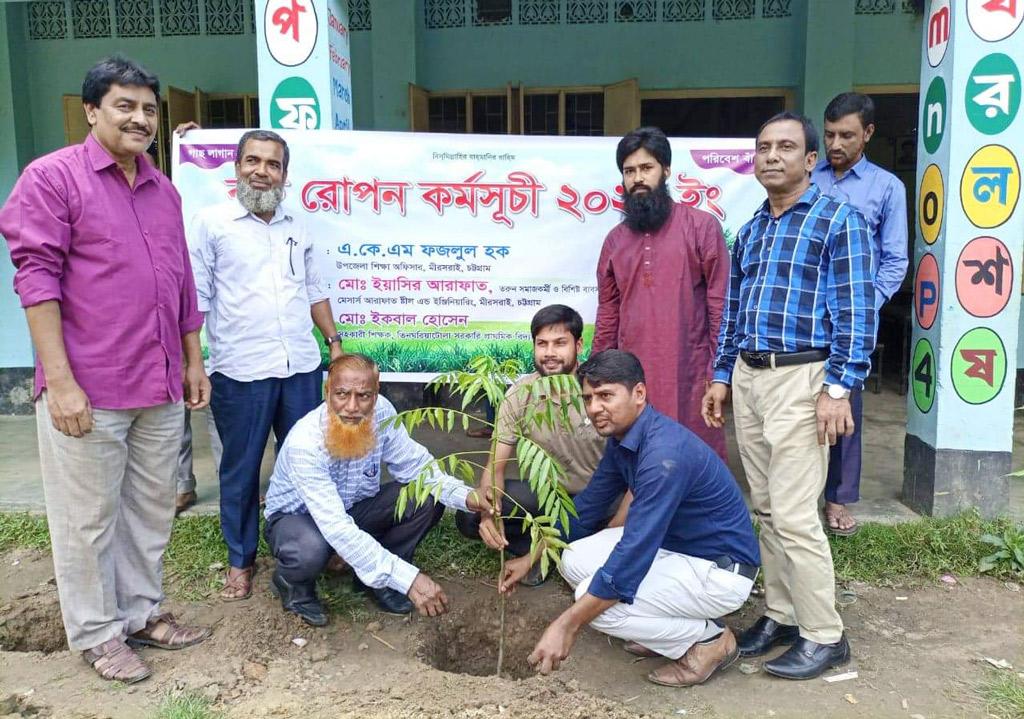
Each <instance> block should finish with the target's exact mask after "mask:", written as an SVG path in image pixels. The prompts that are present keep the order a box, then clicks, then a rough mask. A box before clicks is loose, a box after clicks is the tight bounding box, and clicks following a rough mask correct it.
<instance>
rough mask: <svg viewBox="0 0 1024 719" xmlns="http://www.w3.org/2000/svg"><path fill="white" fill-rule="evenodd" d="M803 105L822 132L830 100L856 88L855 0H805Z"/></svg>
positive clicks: (800, 104) (806, 112) (803, 110)
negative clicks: (854, 74)
mask: <svg viewBox="0 0 1024 719" xmlns="http://www.w3.org/2000/svg"><path fill="white" fill-rule="evenodd" d="M800 9H801V10H802V11H803V12H805V13H806V22H805V23H804V24H803V29H804V37H803V45H804V67H803V77H802V78H801V85H800V94H799V108H800V110H801V112H803V113H804V114H805V115H807V116H808V117H810V118H811V119H812V120H813V121H814V126H815V127H817V128H818V132H819V133H820V132H821V125H822V117H823V116H824V114H825V106H826V105H828V102H829V100H831V99H832V98H833V97H835V96H836V95H838V94H839V93H841V92H849V91H850V90H852V89H853V68H854V64H855V63H854V56H853V48H854V31H853V29H854V20H855V18H854V13H853V11H854V3H853V2H820V1H819V0H805V1H804V2H803V3H802V7H801V8H800Z"/></svg>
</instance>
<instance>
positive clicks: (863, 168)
mask: <svg viewBox="0 0 1024 719" xmlns="http://www.w3.org/2000/svg"><path fill="white" fill-rule="evenodd" d="M870 165H871V162H870V161H869V160H868V156H867V155H865V154H864V153H863V152H862V153H861V155H860V159H859V160H857V161H856V162H855V163H853V167H851V168H850V169H849V170H848V171H847V173H846V175H843V178H844V179H845V178H846V176H847V175H850V174H853V175H855V176H856V177H861V178H862V177H864V173H865V172H867V170H868V167H869V166H870ZM815 170H817V171H818V172H828V173H829V177H831V178H832V181H833V182H836V181H837V180H836V173H835V171H834V170H833V169H832V166H831V165H830V164H829V162H828V158H827V157H826V158H825V159H824V160H821V161H819V162H818V166H817V167H816V168H815Z"/></svg>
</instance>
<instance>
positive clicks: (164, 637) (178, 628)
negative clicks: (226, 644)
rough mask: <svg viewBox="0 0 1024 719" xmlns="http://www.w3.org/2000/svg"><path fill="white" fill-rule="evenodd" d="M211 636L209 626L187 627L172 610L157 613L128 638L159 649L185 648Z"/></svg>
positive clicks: (138, 644) (133, 644) (132, 641)
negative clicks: (179, 621) (176, 618)
mask: <svg viewBox="0 0 1024 719" xmlns="http://www.w3.org/2000/svg"><path fill="white" fill-rule="evenodd" d="M209 636H210V630H209V629H208V628H207V627H187V626H184V625H182V624H178V622H177V621H176V620H175V619H174V615H173V614H171V613H170V612H164V613H163V614H157V615H156V616H155V617H153V618H151V619H150V620H149V621H148V622H146V626H145V628H143V629H140V630H139V631H137V632H135V633H134V634H132V635H130V636H129V637H128V639H127V640H126V641H127V642H128V644H130V645H132V646H140V645H141V646H147V647H156V648H157V649H184V648H185V647H191V646H192V645H194V644H198V643H199V642H201V641H203V640H204V639H206V638H207V637H209Z"/></svg>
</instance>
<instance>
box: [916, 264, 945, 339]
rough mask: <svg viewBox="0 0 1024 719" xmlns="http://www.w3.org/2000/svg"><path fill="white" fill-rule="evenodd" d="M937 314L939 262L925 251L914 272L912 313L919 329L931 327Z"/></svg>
mask: <svg viewBox="0 0 1024 719" xmlns="http://www.w3.org/2000/svg"><path fill="white" fill-rule="evenodd" d="M938 314H939V263H938V262H937V261H936V260H935V255H933V254H932V253H931V252H926V253H925V254H924V257H922V258H921V261H920V262H918V263H917V271H916V272H914V315H915V316H916V317H917V324H918V325H920V326H921V329H925V330H927V329H931V326H932V325H933V324H935V317H936V315H938Z"/></svg>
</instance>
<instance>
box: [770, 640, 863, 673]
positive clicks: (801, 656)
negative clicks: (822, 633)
mask: <svg viewBox="0 0 1024 719" xmlns="http://www.w3.org/2000/svg"><path fill="white" fill-rule="evenodd" d="M848 661H850V643H849V642H847V641H846V634H843V636H842V638H841V639H840V640H839V641H838V642H836V643H835V644H818V643H817V642H812V641H811V640H810V639H803V638H800V639H798V640H797V641H796V644H794V645H793V646H791V647H790V648H789V649H787V650H786V651H785V652H783V653H782V654H781V655H779V656H778V657H776V658H775V659H772V660H771V661H770V662H765V663H764V670H765V671H766V672H768V673H769V674H774V675H775V676H777V677H782V678H783V679H814V678H815V677H820V676H821V675H822V674H824V673H825V672H826V671H828V670H829V669H831V668H832V667H838V666H841V665H843V664H846V663H847V662H848Z"/></svg>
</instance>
